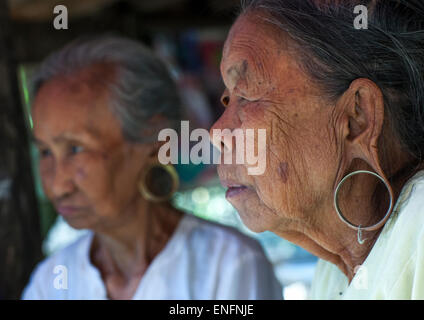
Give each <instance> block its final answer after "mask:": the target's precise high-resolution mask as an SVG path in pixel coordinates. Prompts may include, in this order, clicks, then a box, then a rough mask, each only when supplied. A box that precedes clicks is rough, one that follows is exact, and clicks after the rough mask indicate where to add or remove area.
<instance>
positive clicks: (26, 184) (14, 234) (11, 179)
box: [0, 0, 42, 299]
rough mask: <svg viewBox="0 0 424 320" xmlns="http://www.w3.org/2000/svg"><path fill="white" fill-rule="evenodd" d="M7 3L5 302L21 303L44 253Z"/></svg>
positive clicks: (2, 29)
mask: <svg viewBox="0 0 424 320" xmlns="http://www.w3.org/2000/svg"><path fill="white" fill-rule="evenodd" d="M6 2H7V1H6V0H0V299H18V298H20V295H21V292H22V289H23V288H24V286H25V284H26V283H27V281H28V278H29V275H30V273H31V271H32V269H33V268H34V266H35V264H36V262H38V261H39V260H40V259H41V257H42V255H41V234H40V224H39V213H38V204H37V199H36V195H35V190H34V180H33V174H32V170H31V163H30V154H29V138H28V131H27V130H28V129H27V128H26V125H25V118H24V113H23V107H22V105H21V103H20V93H19V86H18V80H17V64H16V61H14V52H13V30H12V29H11V24H10V20H9V10H8V6H7V3H6Z"/></svg>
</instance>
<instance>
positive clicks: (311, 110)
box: [211, 14, 338, 232]
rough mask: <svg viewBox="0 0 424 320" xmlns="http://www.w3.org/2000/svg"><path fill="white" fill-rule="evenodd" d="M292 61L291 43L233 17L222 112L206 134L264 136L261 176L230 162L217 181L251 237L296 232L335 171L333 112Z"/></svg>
mask: <svg viewBox="0 0 424 320" xmlns="http://www.w3.org/2000/svg"><path fill="white" fill-rule="evenodd" d="M294 55H295V54H294V51H293V46H292V44H291V42H290V41H288V39H286V38H285V37H284V35H281V32H279V31H278V30H277V29H276V28H275V27H273V26H271V25H268V24H265V23H263V22H261V20H259V19H258V17H257V16H255V15H253V14H248V15H245V16H241V17H239V19H238V20H237V21H236V23H235V24H234V25H233V27H232V29H231V31H230V33H229V36H228V38H227V41H226V43H225V46H224V51H223V58H222V61H221V74H222V78H223V81H224V83H225V86H226V90H225V92H224V94H223V97H222V102H223V104H224V106H225V111H224V113H223V114H222V116H221V117H220V118H219V119H218V121H217V122H216V123H215V124H214V126H213V127H212V129H211V132H212V130H213V129H221V130H222V129H224V128H228V129H231V130H234V129H237V128H241V129H255V130H258V129H266V133H267V138H266V170H265V172H264V173H263V174H261V175H249V174H248V171H247V168H248V165H243V164H234V163H235V161H233V164H231V165H226V164H221V165H219V167H218V174H219V177H220V179H221V182H222V183H223V185H224V186H226V187H228V188H229V189H228V191H227V194H226V197H227V200H228V201H229V202H230V203H231V204H232V205H233V206H234V207H235V208H236V209H237V210H238V212H239V214H240V216H241V218H242V220H243V222H244V223H245V224H246V225H247V226H248V227H249V228H250V229H251V230H253V231H257V232H261V231H264V230H271V231H276V230H277V229H279V230H280V231H281V230H284V232H290V231H291V230H294V229H297V230H298V229H299V228H301V227H300V226H301V225H302V224H303V223H304V222H305V221H307V220H308V219H315V218H316V217H314V215H313V213H314V212H315V211H317V209H319V208H320V206H323V205H328V204H329V203H330V202H329V201H331V200H332V190H333V186H334V179H335V172H336V167H337V163H338V160H337V158H336V157H337V152H336V151H337V148H336V144H335V139H334V132H333V130H334V129H333V128H334V127H333V126H332V120H331V119H332V117H331V110H332V106H331V105H330V104H329V103H328V102H326V101H325V100H324V98H323V97H322V94H321V93H320V90H318V89H317V86H315V85H314V83H313V82H311V81H310V80H309V78H308V77H307V76H306V75H305V73H303V72H302V71H301V69H300V68H299V66H298V64H297V63H296V61H295V59H294V58H293V56H294ZM211 134H212V133H211ZM234 141H235V140H233V143H234ZM256 143H257V142H255V145H257V144H256ZM221 148H223V149H225V150H227V151H228V150H232V151H230V152H234V150H235V148H234V146H228V145H227V146H225V147H222V146H221ZM224 152H225V151H224ZM233 156H234V155H233ZM221 162H222V161H221ZM330 205H331V204H330Z"/></svg>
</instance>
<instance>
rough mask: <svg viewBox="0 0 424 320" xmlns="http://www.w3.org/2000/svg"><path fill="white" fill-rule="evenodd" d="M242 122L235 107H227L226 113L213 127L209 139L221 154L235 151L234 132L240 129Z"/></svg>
mask: <svg viewBox="0 0 424 320" xmlns="http://www.w3.org/2000/svg"><path fill="white" fill-rule="evenodd" d="M240 125H241V121H240V119H239V117H238V115H237V110H236V107H235V106H227V107H226V108H225V111H224V113H223V114H222V115H221V116H220V117H219V118H218V120H217V121H216V122H215V123H214V124H213V125H212V127H211V129H210V130H209V137H210V139H211V142H212V144H213V145H214V146H215V147H216V148H217V149H218V150H219V151H220V152H221V153H224V152H229V151H231V150H233V144H234V141H233V140H234V139H233V135H232V131H233V130H234V129H236V128H239V127H240Z"/></svg>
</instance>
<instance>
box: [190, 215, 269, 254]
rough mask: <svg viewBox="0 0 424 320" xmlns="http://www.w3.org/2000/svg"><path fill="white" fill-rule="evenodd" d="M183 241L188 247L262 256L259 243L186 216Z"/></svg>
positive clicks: (222, 226) (227, 229)
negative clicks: (202, 247)
mask: <svg viewBox="0 0 424 320" xmlns="http://www.w3.org/2000/svg"><path fill="white" fill-rule="evenodd" d="M185 226H186V228H184V229H185V230H184V232H185V239H186V241H187V243H188V245H195V246H208V247H212V248H214V251H216V250H225V251H226V252H229V253H230V252H231V253H232V254H242V253H245V254H250V255H252V254H254V255H264V252H263V249H262V247H261V245H260V244H259V242H258V241H257V240H255V239H253V238H252V237H249V236H247V235H245V234H243V233H241V232H240V231H238V230H236V229H235V228H232V227H229V226H224V225H221V224H218V223H215V222H211V221H206V220H203V219H201V218H198V217H195V216H192V215H187V216H186V217H185Z"/></svg>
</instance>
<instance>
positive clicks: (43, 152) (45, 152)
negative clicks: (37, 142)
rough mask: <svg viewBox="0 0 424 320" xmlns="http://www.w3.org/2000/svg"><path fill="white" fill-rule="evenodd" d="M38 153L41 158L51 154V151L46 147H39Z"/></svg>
mask: <svg viewBox="0 0 424 320" xmlns="http://www.w3.org/2000/svg"><path fill="white" fill-rule="evenodd" d="M39 153H40V157H41V158H46V157H49V156H51V154H52V152H51V151H50V149H47V148H41V149H39Z"/></svg>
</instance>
